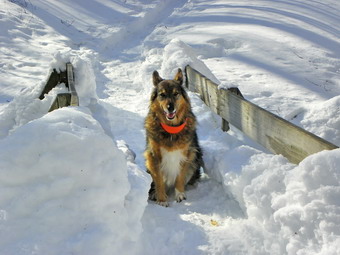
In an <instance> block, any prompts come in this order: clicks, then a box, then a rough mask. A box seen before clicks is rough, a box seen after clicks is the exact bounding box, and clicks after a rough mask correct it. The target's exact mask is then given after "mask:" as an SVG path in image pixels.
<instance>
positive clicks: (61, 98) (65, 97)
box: [39, 63, 79, 112]
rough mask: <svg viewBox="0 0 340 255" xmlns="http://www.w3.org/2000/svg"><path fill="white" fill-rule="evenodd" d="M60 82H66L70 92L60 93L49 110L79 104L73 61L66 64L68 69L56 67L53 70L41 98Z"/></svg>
mask: <svg viewBox="0 0 340 255" xmlns="http://www.w3.org/2000/svg"><path fill="white" fill-rule="evenodd" d="M60 83H64V84H65V85H66V87H67V88H68V90H69V92H67V93H59V94H58V95H57V97H56V99H55V100H54V102H53V103H52V105H51V107H50V109H49V112H51V111H53V110H55V109H58V108H61V107H65V106H78V105H79V98H78V94H77V92H76V88H75V84H74V72H73V66H72V64H71V63H67V64H66V71H60V72H57V70H55V69H54V70H53V72H52V73H51V75H50V77H49V79H48V81H47V83H46V85H45V87H44V89H43V91H42V92H41V94H40V96H39V98H40V100H42V99H44V97H45V94H48V92H50V91H51V90H52V89H53V88H55V87H56V86H57V85H59V84H60Z"/></svg>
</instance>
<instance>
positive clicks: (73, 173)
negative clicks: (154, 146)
mask: <svg viewBox="0 0 340 255" xmlns="http://www.w3.org/2000/svg"><path fill="white" fill-rule="evenodd" d="M0 2H1V5H2V6H5V7H6V8H4V9H3V10H1V16H0V22H1V26H0V27H1V28H6V29H7V30H6V29H1V30H0V31H1V33H0V36H1V51H0V54H1V58H2V59H4V64H2V65H1V66H0V71H1V74H3V75H2V77H1V78H0V100H1V101H0V118H1V122H0V139H1V140H0V194H1V197H0V254H299V253H301V254H327V255H328V254H338V253H340V246H339V244H340V237H339V236H340V232H339V229H340V220H339V215H340V209H339V197H340V196H339V195H340V194H339V192H340V191H339V182H340V173H339V169H338V167H337V166H338V165H339V164H340V161H339V160H340V151H339V150H334V151H332V152H321V153H319V154H316V155H313V156H311V157H309V158H307V159H306V160H304V161H303V162H301V164H300V165H298V166H296V165H293V164H290V163H289V162H288V161H287V160H286V159H285V158H283V157H282V156H274V155H271V154H267V153H265V152H263V149H262V148H260V147H259V146H258V145H256V144H255V143H254V142H252V141H250V140H249V139H247V138H245V137H244V136H243V135H242V134H241V133H239V132H238V131H237V130H234V129H233V128H232V130H231V131H230V132H228V133H224V132H222V131H221V130H220V126H221V120H220V118H219V117H218V116H216V115H215V114H213V113H212V112H211V111H210V110H209V108H208V107H206V106H205V105H204V104H203V103H202V101H201V100H200V99H199V98H198V96H197V95H195V94H194V93H189V95H190V98H191V102H192V106H193V111H194V113H195V114H196V116H197V119H198V123H199V126H198V136H199V140H200V143H201V146H202V148H203V151H204V160H205V164H206V168H207V173H206V174H205V175H204V176H203V177H202V180H201V182H199V183H198V185H197V186H196V187H194V188H192V189H190V190H189V191H188V193H187V200H186V201H183V202H182V203H176V202H174V200H173V199H172V200H171V202H170V208H163V207H160V206H158V205H156V204H154V203H152V202H150V203H149V202H147V191H148V188H149V185H150V182H151V179H150V176H149V175H147V174H146V173H145V167H144V159H143V155H142V153H143V150H144V146H145V135H144V134H145V131H144V128H143V121H144V117H145V115H146V113H147V111H148V103H149V96H150V92H151V89H152V84H151V74H152V72H153V71H154V70H158V71H160V74H161V76H162V77H164V78H172V77H173V75H174V71H175V70H176V69H177V68H178V67H182V68H183V67H184V66H185V65H186V64H191V65H193V66H194V67H195V68H197V69H199V70H200V71H201V72H202V73H204V74H205V75H207V76H208V77H210V78H211V79H216V78H215V76H216V77H217V78H218V79H220V80H221V82H222V84H221V86H230V85H236V86H239V87H240V89H241V91H242V93H243V94H244V95H245V96H246V98H248V99H250V100H252V101H253V102H255V103H258V104H259V105H260V106H262V107H264V108H266V109H268V110H271V111H273V112H274V113H278V114H279V115H281V116H283V117H285V118H287V119H293V121H294V122H295V123H296V124H298V125H301V126H303V127H305V128H306V129H308V130H311V131H313V132H314V133H316V134H318V135H320V136H322V137H324V138H326V139H328V140H330V141H331V142H333V143H335V144H337V145H339V144H340V133H339V130H340V112H339V111H340V107H339V106H340V96H339V92H340V86H339V85H340V84H339V67H340V63H339V54H340V52H339V51H338V46H339V45H340V44H339V30H338V24H339V21H340V20H339V17H340V13H339V10H340V7H339V3H338V1H333V0H328V1H327V4H321V3H318V2H312V3H311V2H310V1H307V0H306V1H304V0H299V1H289V0H283V1H271V2H263V1H246V2H243V3H242V5H240V4H239V2H238V1H228V2H226V1H222V0H216V1H205V0H197V1H186V2H185V1H184V2H183V1H170V0H169V1H151V2H150V1H146V0H141V1H137V0H127V1H108V0H100V1H99V0H98V1H95V2H94V1H84V0H82V1H80V0H79V1H72V6H71V7H70V2H69V1H67V0H62V1H58V2H55V1H41V0H36V1H30V2H28V1H21V0H20V1H5V0H0ZM65 10H66V11H65ZM68 61H71V62H72V63H73V65H74V67H75V70H76V84H77V91H78V94H79V96H80V104H81V105H80V107H79V108H64V109H59V110H57V111H54V112H52V113H48V114H46V112H47V110H48V108H49V106H50V104H51V102H52V100H53V98H54V97H55V95H56V94H57V93H58V92H63V91H64V90H65V88H64V87H63V86H61V87H60V88H57V89H55V90H53V91H51V93H50V95H48V96H47V97H46V99H44V100H43V101H40V100H38V99H37V96H38V94H39V93H40V90H41V88H42V86H43V84H44V82H42V81H45V80H46V77H47V73H46V70H47V68H50V69H52V68H61V69H62V68H64V66H65V63H66V62H68ZM208 67H209V68H208ZM209 69H210V70H211V71H212V72H213V73H211V71H210V70H209ZM214 75H215V76H214ZM311 103H313V105H311ZM319 113H322V114H319ZM37 141H39V142H37ZM170 199H171V198H170ZM51 229H53V231H51Z"/></svg>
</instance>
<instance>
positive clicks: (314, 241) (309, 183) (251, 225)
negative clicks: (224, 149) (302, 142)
mask: <svg viewBox="0 0 340 255" xmlns="http://www.w3.org/2000/svg"><path fill="white" fill-rule="evenodd" d="M228 154H229V155H227V159H225V160H221V159H220V158H215V160H216V161H217V162H219V164H217V165H215V168H214V169H217V171H218V173H215V176H217V175H219V176H222V179H223V184H224V186H225V190H226V191H227V192H230V193H231V194H232V195H233V196H234V197H235V198H236V199H237V201H238V202H239V204H240V206H241V208H242V209H243V211H244V213H245V215H246V218H245V219H243V220H241V222H240V223H241V224H240V226H239V228H240V229H239V231H240V232H242V233H244V234H245V233H247V234H245V236H244V240H243V241H242V242H243V243H244V246H245V247H248V248H247V250H248V251H252V250H253V248H252V247H253V246H254V242H257V241H258V244H255V246H256V247H261V245H262V248H261V249H257V250H256V252H255V250H253V251H254V252H255V253H254V254H334V255H335V254H339V251H340V245H339V244H340V231H339V229H340V221H339V215H340V207H339V205H340V204H339V199H338V197H339V196H340V189H339V182H340V174H339V170H338V166H339V165H340V149H337V150H333V151H323V152H320V153H317V154H314V155H311V156H310V157H308V158H306V159H305V160H304V161H302V162H301V163H300V165H298V166H295V165H293V164H291V163H289V162H288V161H287V160H286V159H285V158H283V157H282V156H272V155H269V154H265V153H261V152H259V151H256V150H253V149H251V150H250V149H248V148H247V147H243V148H242V147H239V148H236V149H234V150H230V151H229V153H228ZM215 157H216V156H215ZM217 157H218V156H217ZM220 157H222V156H220ZM233 157H235V158H236V159H237V160H238V161H243V162H244V163H243V166H242V167H241V171H240V170H239V169H233V168H234V167H233V162H234V161H235V160H232V159H233ZM228 161H229V164H228ZM223 162H224V163H223ZM239 171H240V172H239ZM254 235H256V236H258V239H256V238H255V239H254ZM263 240H265V243H262V242H263Z"/></svg>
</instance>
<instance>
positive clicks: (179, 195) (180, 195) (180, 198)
mask: <svg viewBox="0 0 340 255" xmlns="http://www.w3.org/2000/svg"><path fill="white" fill-rule="evenodd" d="M186 199H187V198H186V196H185V193H184V192H179V191H177V190H176V201H177V203H180V202H182V201H183V200H186Z"/></svg>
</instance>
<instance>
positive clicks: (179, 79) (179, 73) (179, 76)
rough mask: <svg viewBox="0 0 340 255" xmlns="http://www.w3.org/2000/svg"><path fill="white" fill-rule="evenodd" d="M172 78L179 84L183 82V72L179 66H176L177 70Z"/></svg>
mask: <svg viewBox="0 0 340 255" xmlns="http://www.w3.org/2000/svg"><path fill="white" fill-rule="evenodd" d="M174 80H175V81H177V82H179V84H181V85H182V83H183V73H182V70H181V68H178V71H177V74H176V75H175V78H174Z"/></svg>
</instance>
